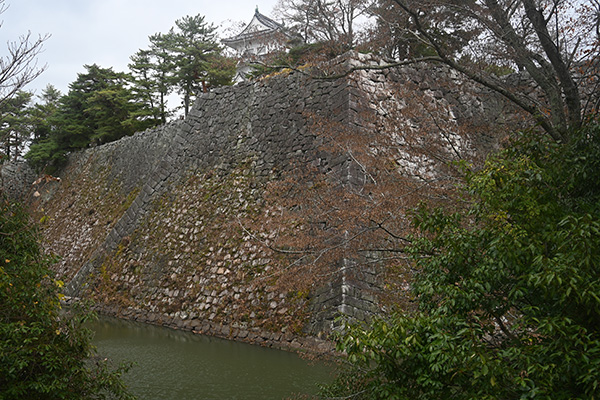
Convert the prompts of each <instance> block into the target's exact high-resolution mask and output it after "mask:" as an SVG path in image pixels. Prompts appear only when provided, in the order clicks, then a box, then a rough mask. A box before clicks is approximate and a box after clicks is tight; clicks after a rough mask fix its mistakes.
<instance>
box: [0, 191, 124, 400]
mask: <svg viewBox="0 0 600 400" xmlns="http://www.w3.org/2000/svg"><path fill="white" fill-rule="evenodd" d="M52 262H53V259H52V257H50V256H47V255H45V254H44V253H43V252H42V251H41V249H40V245H39V237H38V234H37V231H36V229H35V227H34V226H32V225H31V224H30V222H29V216H28V215H27V213H26V212H25V211H24V210H23V208H22V207H21V206H20V205H19V204H16V203H11V202H9V201H7V200H5V199H4V198H2V199H0V388H2V389H1V393H0V398H2V399H3V400H13V399H15V400H16V399H23V400H25V399H33V398H36V399H49V400H50V399H73V400H75V399H104V398H107V397H108V396H113V397H111V398H115V397H116V398H119V399H130V398H132V397H131V396H130V395H129V394H128V393H127V392H126V391H125V389H124V386H123V383H122V382H121V380H120V375H121V373H122V372H123V371H124V370H125V369H124V368H120V369H118V370H111V369H110V366H109V365H108V363H107V362H106V360H101V359H98V358H94V357H93V356H94V354H95V353H94V350H93V347H92V345H91V344H90V338H91V333H90V331H89V330H88V329H86V328H85V327H84V326H83V323H84V322H85V321H86V319H87V318H89V317H90V315H89V314H81V313H73V312H72V311H73V310H70V311H69V310H61V306H60V296H61V295H60V290H61V287H62V285H63V283H62V282H61V281H60V280H57V279H55V278H54V274H53V272H52V271H51V270H50V265H51V264H52Z"/></svg>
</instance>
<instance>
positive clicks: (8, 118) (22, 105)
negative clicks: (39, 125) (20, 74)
mask: <svg viewBox="0 0 600 400" xmlns="http://www.w3.org/2000/svg"><path fill="white" fill-rule="evenodd" d="M32 97H33V95H32V94H31V93H30V92H24V91H20V92H17V93H16V94H15V95H14V96H12V97H11V98H9V99H7V100H5V101H4V102H3V103H2V105H1V106H0V116H1V117H2V120H1V122H0V141H1V143H2V150H1V151H2V154H1V157H2V159H3V160H6V161H14V160H17V159H19V157H21V156H22V154H21V153H22V151H23V149H24V147H25V146H26V144H27V142H28V141H29V139H30V136H31V129H32V128H31V110H30V108H29V104H30V102H31V99H32Z"/></svg>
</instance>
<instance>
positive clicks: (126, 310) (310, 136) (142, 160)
mask: <svg viewBox="0 0 600 400" xmlns="http://www.w3.org/2000/svg"><path fill="white" fill-rule="evenodd" d="M357 62H358V63H360V65H365V64H369V63H371V64H375V63H377V61H376V60H374V59H372V58H369V57H367V56H361V55H358V54H351V56H350V57H349V58H348V57H346V58H341V59H338V60H336V61H334V62H333V63H331V64H330V65H329V67H330V68H332V69H333V70H334V71H339V70H344V68H348V67H349V66H351V65H355V64H356V63H357ZM441 74H444V76H447V77H448V80H449V81H452V80H454V84H453V85H451V86H447V85H446V83H445V84H444V85H442V84H440V79H439V76H440V75H441ZM436 82H437V85H438V86H436ZM457 83H458V78H457V77H452V76H450V75H449V73H448V71H442V72H440V70H439V69H435V68H434V69H431V68H429V67H425V66H424V65H420V66H416V67H414V66H413V67H407V68H405V69H396V70H384V71H358V72H354V73H352V74H350V75H348V76H343V77H340V78H337V79H313V78H311V77H310V76H308V75H307V74H304V73H299V72H284V73H281V74H277V75H276V76H272V77H269V78H266V79H263V80H261V81H259V82H255V83H244V84H240V85H236V86H234V87H227V88H219V89H216V90H214V91H213V92H210V93H205V94H202V95H200V96H199V98H198V100H197V101H196V103H195V105H194V107H193V109H192V110H191V112H190V114H189V115H188V116H187V118H185V119H183V120H178V121H176V122H174V123H171V124H168V125H165V126H161V127H159V128H156V129H152V130H148V131H145V132H141V133H137V134H136V135H134V136H132V137H127V138H123V139H121V140H119V141H117V142H113V143H109V144H106V145H103V146H98V147H94V148H89V149H87V150H85V151H82V152H80V153H77V154H73V155H72V156H71V157H70V158H69V162H68V165H67V166H66V168H65V169H64V171H63V172H62V173H61V180H60V181H59V182H56V181H52V182H47V183H41V184H39V185H37V186H36V187H35V190H36V191H37V192H38V193H40V194H41V195H40V196H37V197H32V198H30V202H31V204H32V209H33V210H34V212H35V213H36V214H37V216H38V217H39V219H40V220H42V221H43V222H44V235H45V245H46V246H47V248H48V249H49V250H50V251H52V252H55V253H56V254H58V255H59V256H60V257H61V261H60V262H59V263H58V265H57V266H56V269H57V271H58V273H59V275H60V276H61V277H62V278H63V279H64V280H65V281H67V282H68V285H67V294H69V295H70V296H89V297H92V298H94V299H96V300H97V302H98V304H99V307H100V308H101V309H102V310H103V311H105V312H108V313H111V314H114V315H118V316H122V317H126V318H132V319H137V320H141V321H144V322H149V323H158V324H163V325H167V326H172V327H177V328H181V329H190V330H195V331H199V332H205V333H209V334H213V335H218V336H223V337H228V338H232V339H237V340H245V341H252V342H258V343H263V344H274V343H277V344H278V345H281V346H289V347H295V348H298V347H302V346H314V345H315V343H314V341H312V340H309V339H306V338H304V339H299V338H301V337H305V335H306V334H308V335H309V336H319V335H321V333H326V332H328V331H329V330H331V329H332V327H333V321H334V318H335V316H337V315H338V314H339V313H344V314H348V315H350V316H353V317H355V318H358V319H361V320H367V319H369V318H370V317H371V316H372V315H373V314H376V313H377V312H378V310H379V305H378V300H377V296H376V293H377V291H379V290H380V288H379V284H380V282H379V279H378V271H377V270H376V268H373V267H369V268H366V267H364V266H362V265H360V263H357V262H353V261H350V260H346V261H345V262H346V263H347V265H345V266H344V268H340V273H339V274H338V275H337V276H333V277H332V278H331V279H330V280H329V281H328V282H323V284H322V285H321V286H320V287H315V288H314V291H313V292H312V293H304V292H297V291H294V290H293V289H292V290H290V289H287V290H283V289H281V288H279V287H278V286H276V285H275V279H274V277H273V276H272V263H273V260H275V259H276V258H277V257H278V255H277V253H276V252H273V251H272V250H271V249H270V248H269V243H270V242H271V241H272V239H273V236H272V235H274V234H275V233H273V232H268V231H265V230H261V229H256V228H251V226H254V227H256V226H257V220H256V218H258V217H257V216H258V215H260V212H261V210H263V207H264V199H263V194H264V188H265V185H266V184H267V183H268V182H269V181H272V180H276V179H278V178H279V177H281V176H282V175H283V174H285V173H289V172H292V171H294V169H295V168H298V166H302V165H309V164H310V165H313V166H317V167H318V168H320V169H321V171H323V172H325V173H328V174H330V175H331V176H332V177H345V179H346V180H347V182H346V183H347V184H354V183H357V182H359V181H360V180H361V178H362V177H361V172H360V168H357V167H356V165H355V164H354V163H353V162H352V161H351V158H350V157H349V156H347V155H345V156H339V155H338V156H333V155H332V153H330V152H328V151H327V149H326V144H327V143H325V142H324V139H323V138H322V137H321V136H319V135H316V134H315V133H314V132H313V130H312V124H313V122H314V121H315V118H323V119H326V120H328V121H335V122H337V123H340V124H341V125H342V126H347V127H348V129H359V130H362V131H364V134H365V135H369V134H371V132H372V131H373V130H377V129H379V125H378V124H379V122H377V121H379V120H385V118H387V116H386V115H387V114H388V113H387V112H386V107H392V106H393V105H394V104H397V103H398V102H401V99H398V98H397V94H394V93H400V92H401V91H400V92H398V91H396V92H391V91H389V90H388V88H389V87H390V86H389V85H394V86H398V85H399V86H401V87H402V88H404V89H403V90H405V91H409V90H413V91H414V90H418V91H420V92H421V93H425V94H426V95H427V96H429V97H430V98H431V99H432V101H436V102H441V103H444V104H445V105H447V108H448V110H449V112H450V113H451V118H452V119H453V120H455V121H457V123H458V121H460V120H461V118H465V119H470V120H474V119H476V117H477V116H482V115H484V114H485V115H488V118H487V120H488V121H489V116H490V115H494V118H499V116H500V115H502V113H501V112H500V111H499V110H500V106H499V105H500V103H499V102H497V101H495V102H491V101H488V100H487V96H488V95H487V94H484V93H481V97H480V98H479V97H477V96H475V97H473V96H471V97H468V101H469V102H468V104H465V101H461V100H456V99H457V98H459V97H460V96H459V95H460V93H461V89H460V85H458V84H457ZM461 84H462V83H461ZM465 99H466V98H464V99H463V100H465ZM365 112H369V113H370V114H373V115H376V116H377V118H375V119H365V118H364V113H365ZM449 115H450V114H449ZM482 119H485V118H482ZM492 142H493V141H491V140H490V143H492ZM3 171H4V170H3ZM3 174H4V172H3ZM13 175H14V174H13ZM29 181H31V179H25V180H24V182H29ZM11 182H18V180H15V179H12V180H11ZM18 186H19V185H18V183H15V184H13V187H18ZM12 190H13V191H15V192H19V190H17V189H12ZM19 193H21V194H22V193H25V190H21V191H20V192H19ZM258 225H260V221H258Z"/></svg>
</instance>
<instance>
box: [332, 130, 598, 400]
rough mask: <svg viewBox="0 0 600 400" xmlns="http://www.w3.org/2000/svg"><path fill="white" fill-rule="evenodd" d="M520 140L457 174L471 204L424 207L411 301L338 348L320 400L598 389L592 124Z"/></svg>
mask: <svg viewBox="0 0 600 400" xmlns="http://www.w3.org/2000/svg"><path fill="white" fill-rule="evenodd" d="M572 135H573V136H572V140H571V141H570V142H569V144H568V145H564V144H563V145H558V144H556V143H553V142H552V141H551V140H549V139H542V140H540V138H539V137H535V136H533V135H530V134H526V135H523V136H521V137H520V139H519V141H518V142H516V143H514V144H513V146H511V147H509V148H508V149H507V150H505V151H503V152H501V153H500V154H499V155H497V156H494V157H491V158H490V159H489V160H488V161H487V162H486V164H485V167H484V168H483V169H481V170H479V171H470V170H467V172H466V178H465V186H464V190H465V193H464V195H465V200H468V203H467V206H466V207H464V208H463V209H461V210H459V211H455V212H448V211H445V210H443V209H430V208H428V207H427V206H425V205H423V206H421V207H419V208H418V209H417V210H415V212H414V223H415V225H416V227H417V228H419V230H420V234H419V235H417V236H415V237H413V238H412V244H411V245H410V246H409V249H410V252H411V253H412V254H413V256H414V263H415V269H416V271H417V273H416V274H415V278H414V283H413V286H412V291H413V293H412V296H413V298H414V299H415V300H416V301H417V306H418V311H416V312H414V313H411V312H409V311H407V310H398V311H397V312H396V313H395V314H393V315H392V316H390V317H389V318H383V319H379V320H376V321H375V322H374V323H373V324H372V325H371V326H370V327H369V328H368V329H364V328H363V327H358V326H354V327H350V328H348V330H347V331H346V332H345V334H344V335H343V336H342V337H341V339H340V341H339V350H341V351H344V352H346V353H347V354H348V358H349V361H350V363H351V365H352V368H351V369H350V370H349V372H348V373H347V374H344V375H342V376H340V378H339V379H338V380H337V381H336V383H335V384H334V385H332V386H330V387H328V388H327V389H326V391H325V394H326V395H335V396H340V395H351V396H352V398H357V399H362V398H364V399H367V398H369V399H370V398H380V399H475V398H476V399H497V398H501V399H522V398H535V399H575V398H577V399H592V398H596V397H597V396H598V395H599V394H600V329H599V327H600V272H599V270H598V265H600V251H599V249H600V207H599V205H600V186H599V184H598V183H599V182H600V179H599V178H600V176H599V171H600V168H599V167H600V126H598V125H593V126H591V127H589V128H585V129H582V130H580V131H578V132H574V133H573V134H572Z"/></svg>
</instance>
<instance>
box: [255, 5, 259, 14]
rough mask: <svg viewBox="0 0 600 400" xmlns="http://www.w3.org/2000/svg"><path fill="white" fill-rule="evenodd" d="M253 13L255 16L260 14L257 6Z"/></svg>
mask: <svg viewBox="0 0 600 400" xmlns="http://www.w3.org/2000/svg"><path fill="white" fill-rule="evenodd" d="M255 13H256V14H260V13H259V12H258V6H256V11H255Z"/></svg>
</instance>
